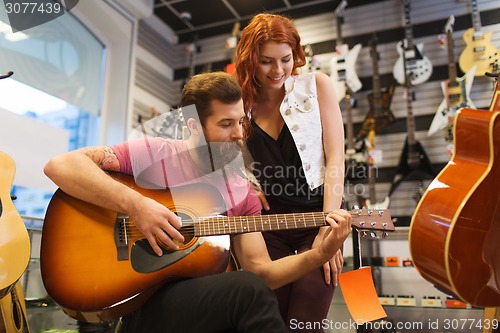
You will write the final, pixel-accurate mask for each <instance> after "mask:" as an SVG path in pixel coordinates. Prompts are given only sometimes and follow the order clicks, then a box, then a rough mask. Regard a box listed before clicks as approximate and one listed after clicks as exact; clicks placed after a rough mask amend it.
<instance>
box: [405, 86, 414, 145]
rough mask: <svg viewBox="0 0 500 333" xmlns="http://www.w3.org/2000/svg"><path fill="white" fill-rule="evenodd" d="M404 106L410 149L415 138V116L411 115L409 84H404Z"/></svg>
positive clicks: (411, 97) (411, 96)
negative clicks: (406, 114)
mask: <svg viewBox="0 0 500 333" xmlns="http://www.w3.org/2000/svg"><path fill="white" fill-rule="evenodd" d="M407 81H409V80H407ZM406 108H407V113H408V116H407V117H406V131H407V135H408V145H409V149H412V147H413V146H414V145H415V143H416V139H415V116H414V115H413V92H412V90H411V84H407V85H406ZM410 153H411V152H410Z"/></svg>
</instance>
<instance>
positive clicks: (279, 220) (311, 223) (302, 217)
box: [193, 210, 394, 236]
mask: <svg viewBox="0 0 500 333" xmlns="http://www.w3.org/2000/svg"><path fill="white" fill-rule="evenodd" d="M327 215H328V213H325V212H307V213H287V214H270V215H257V216H231V217H207V218H203V219H201V220H200V221H195V223H193V227H194V234H195V236H214V235H228V234H240V233H247V232H256V231H276V230H288V229H309V228H319V227H322V226H326V225H328V223H327V222H325V218H326V216H327ZM351 215H352V217H353V219H352V220H353V221H352V225H353V227H355V228H358V229H370V230H379V231H393V230H394V226H393V225H392V222H391V220H390V215H389V212H388V211H387V210H357V211H356V210H355V211H352V212H351ZM377 220H380V221H382V222H376V221H377ZM368 221H370V222H368Z"/></svg>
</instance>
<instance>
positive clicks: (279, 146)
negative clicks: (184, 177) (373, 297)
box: [235, 14, 344, 332]
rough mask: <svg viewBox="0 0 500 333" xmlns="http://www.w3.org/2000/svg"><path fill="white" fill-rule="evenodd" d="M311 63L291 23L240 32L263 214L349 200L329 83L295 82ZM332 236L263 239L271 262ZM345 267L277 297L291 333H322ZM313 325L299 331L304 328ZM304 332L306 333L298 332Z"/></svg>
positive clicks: (254, 23) (272, 22)
mask: <svg viewBox="0 0 500 333" xmlns="http://www.w3.org/2000/svg"><path fill="white" fill-rule="evenodd" d="M305 63H306V61H305V55H304V51H303V49H302V47H301V45H300V36H299V34H298V32H297V30H296V28H295V27H294V26H293V22H292V21H291V20H290V19H289V18H287V17H284V16H282V15H275V14H258V15H256V16H255V17H254V18H253V19H252V20H251V21H250V23H249V24H248V25H247V26H246V27H245V29H244V30H243V31H242V35H241V39H240V42H239V44H238V47H237V51H236V62H235V66H236V76H237V78H238V81H239V83H240V85H241V87H242V90H243V101H244V106H245V110H246V111H247V112H248V115H249V117H250V119H251V126H249V127H250V132H251V134H250V136H249V138H248V147H249V150H250V152H251V154H252V157H253V159H254V163H253V169H254V173H255V176H256V177H257V179H258V180H259V182H260V186H261V189H262V192H263V193H262V194H263V195H265V199H264V198H262V199H261V200H262V201H263V206H264V211H263V214H276V213H290V212H309V211H331V210H334V209H339V208H340V207H341V204H342V197H343V192H344V129H343V121H342V115H341V111H340V108H339V105H338V101H337V98H336V96H335V92H334V88H333V84H332V82H331V80H330V78H329V77H328V76H327V75H325V74H323V73H320V72H313V73H307V74H297V69H298V68H299V67H302V66H304V65H305ZM325 231H326V229H324V228H320V229H319V230H317V229H313V230H300V229H297V230H283V231H275V232H265V233H264V237H265V240H266V245H267V247H268V250H269V252H270V254H271V257H272V259H273V260H276V259H278V258H282V257H284V256H287V255H289V254H290V253H300V252H303V251H306V250H308V249H310V248H314V247H317V246H318V244H320V243H321V241H322V239H323V237H324V234H325ZM342 266H343V258H342V253H341V251H340V250H339V251H338V252H337V253H336V254H335V255H334V256H333V257H332V258H331V259H330V260H329V261H327V262H325V264H324V265H323V267H322V269H321V268H320V269H318V270H316V271H314V272H312V273H310V274H308V275H307V276H305V277H304V278H302V279H300V280H298V281H296V282H293V283H291V284H288V285H285V286H283V287H281V288H279V289H277V290H275V292H276V294H277V296H278V300H279V303H280V311H281V314H282V316H283V317H284V319H285V321H286V322H287V323H288V325H289V327H290V329H294V332H297V330H296V329H297V328H298V327H299V326H307V325H309V326H311V325H312V326H314V328H315V329H314V330H307V331H308V332H312V331H314V332H323V330H322V328H321V322H322V320H323V319H325V318H326V316H327V313H328V309H329V307H330V303H331V300H332V297H333V292H334V288H335V286H336V285H337V282H338V274H339V273H340V271H341V269H342ZM301 322H302V323H309V324H304V325H300V324H299V323H301ZM299 331H300V330H299Z"/></svg>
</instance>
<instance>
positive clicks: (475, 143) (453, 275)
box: [409, 74, 500, 307]
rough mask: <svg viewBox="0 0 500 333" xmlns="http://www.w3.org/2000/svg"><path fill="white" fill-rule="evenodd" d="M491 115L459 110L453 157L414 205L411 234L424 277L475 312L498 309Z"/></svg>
mask: <svg viewBox="0 0 500 333" xmlns="http://www.w3.org/2000/svg"><path fill="white" fill-rule="evenodd" d="M497 75H498V74H497ZM498 92H500V91H499V85H498V82H497V85H496V93H495V95H496V94H497V93H498ZM490 111H491V112H488V111H485V110H475V109H470V108H462V109H460V110H459V111H457V115H456V117H455V124H454V128H453V130H454V135H453V140H454V145H455V152H454V154H453V156H452V159H451V160H450V162H448V164H447V165H446V166H445V167H444V168H443V170H441V172H440V173H439V174H438V175H437V177H436V178H435V179H434V180H433V181H432V183H431V184H430V185H429V187H428V189H427V191H426V192H425V193H424V195H423V197H422V199H421V200H420V202H419V203H418V205H417V208H416V211H415V213H414V215H413V217H412V221H411V225H410V233H409V245H410V251H411V255H412V259H413V262H414V265H415V267H416V268H417V270H418V272H419V273H420V274H421V275H422V277H424V278H425V279H426V280H427V281H429V282H431V283H433V284H434V285H435V286H436V288H438V289H440V290H442V291H443V292H445V293H448V294H450V295H455V296H457V297H458V298H460V299H461V300H462V301H464V302H467V303H469V304H471V305H473V306H477V307H500V242H498V240H499V239H500V206H499V204H498V203H499V200H500V195H499V193H500V192H499V189H500V165H499V164H498V162H499V161H498V156H500V150H499V149H500V108H496V109H493V110H490Z"/></svg>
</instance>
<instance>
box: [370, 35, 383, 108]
mask: <svg viewBox="0 0 500 333" xmlns="http://www.w3.org/2000/svg"><path fill="white" fill-rule="evenodd" d="M370 55H371V58H372V69H373V74H372V76H373V77H372V84H373V104H374V109H375V110H374V111H375V112H380V111H382V88H381V87H380V74H379V70H378V53H377V43H376V42H375V39H373V40H372V42H371V43H370Z"/></svg>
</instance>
